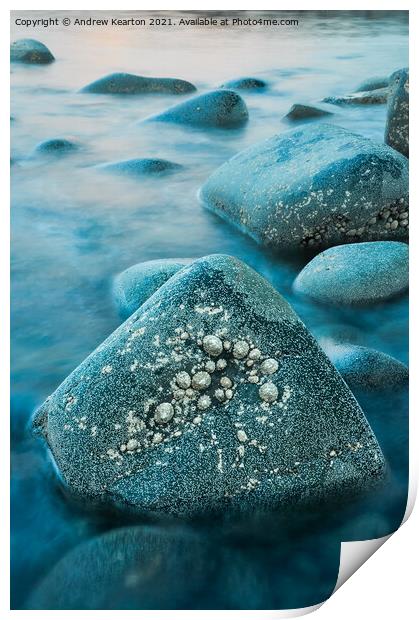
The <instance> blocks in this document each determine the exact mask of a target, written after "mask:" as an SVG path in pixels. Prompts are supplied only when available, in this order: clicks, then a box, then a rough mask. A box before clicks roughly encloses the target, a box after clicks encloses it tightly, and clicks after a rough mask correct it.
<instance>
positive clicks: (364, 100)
mask: <svg viewBox="0 0 419 620" xmlns="http://www.w3.org/2000/svg"><path fill="white" fill-rule="evenodd" d="M387 97H388V90H387V88H377V89H376V90H368V91H363V92H356V93H352V94H350V95H341V96H338V97H325V98H324V99H323V101H324V102H325V103H331V104H333V105H376V104H380V103H386V101H387Z"/></svg>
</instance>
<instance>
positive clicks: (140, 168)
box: [96, 158, 182, 177]
mask: <svg viewBox="0 0 419 620" xmlns="http://www.w3.org/2000/svg"><path fill="white" fill-rule="evenodd" d="M96 168H97V169H98V170H103V171H105V172H112V173H114V174H126V175H128V176H134V177H136V176H138V177H144V176H162V175H165V174H170V173H172V172H177V171H178V170H181V169H182V166H181V165H180V164H176V163H175V162H173V161H168V160H167V159H156V158H142V159H126V160H124V161H116V162H111V163H109V164H100V165H99V166H96Z"/></svg>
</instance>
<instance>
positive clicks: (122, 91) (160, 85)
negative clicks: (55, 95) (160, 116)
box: [81, 73, 196, 95]
mask: <svg viewBox="0 0 419 620" xmlns="http://www.w3.org/2000/svg"><path fill="white" fill-rule="evenodd" d="M195 90H196V87H195V86H194V85H193V84H191V83H190V82H186V81H185V80H178V79H176V78H153V77H143V76H141V75H132V74H131V73H111V74H110V75H105V77H102V78H100V79H99V80H96V81H95V82H92V83H91V84H88V85H87V86H85V87H84V88H82V89H81V92H82V93H95V94H100V95H144V94H149V93H160V94H167V95H184V94H186V93H192V92H194V91H195Z"/></svg>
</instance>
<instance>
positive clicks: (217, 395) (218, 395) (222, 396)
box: [214, 389, 225, 403]
mask: <svg viewBox="0 0 419 620" xmlns="http://www.w3.org/2000/svg"><path fill="white" fill-rule="evenodd" d="M214 396H215V398H216V399H217V400H219V401H220V403H222V402H223V401H224V400H225V394H224V390H220V389H218V390H215V392H214Z"/></svg>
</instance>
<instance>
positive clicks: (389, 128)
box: [385, 69, 409, 157]
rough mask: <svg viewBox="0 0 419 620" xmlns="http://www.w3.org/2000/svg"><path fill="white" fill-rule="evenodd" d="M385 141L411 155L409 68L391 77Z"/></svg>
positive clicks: (407, 155) (400, 151) (401, 151)
mask: <svg viewBox="0 0 419 620" xmlns="http://www.w3.org/2000/svg"><path fill="white" fill-rule="evenodd" d="M389 93H390V94H389V99H388V107H387V124H386V131H385V142H386V144H389V145H390V146H391V147H393V149H396V151H399V153H402V154H403V155H406V157H409V69H400V71H396V72H395V73H393V75H392V76H391V77H390V90H389Z"/></svg>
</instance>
